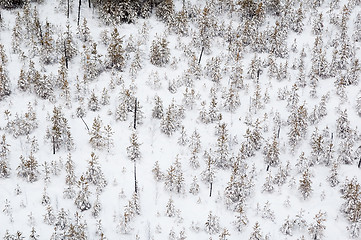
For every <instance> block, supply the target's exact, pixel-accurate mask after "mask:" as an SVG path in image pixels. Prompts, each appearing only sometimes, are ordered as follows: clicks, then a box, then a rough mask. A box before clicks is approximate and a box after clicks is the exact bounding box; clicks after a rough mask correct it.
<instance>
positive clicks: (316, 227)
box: [308, 211, 326, 240]
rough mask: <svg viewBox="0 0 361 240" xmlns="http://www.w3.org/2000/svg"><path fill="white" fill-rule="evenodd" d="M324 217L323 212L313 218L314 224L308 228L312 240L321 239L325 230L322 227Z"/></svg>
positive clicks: (324, 227) (323, 226)
mask: <svg viewBox="0 0 361 240" xmlns="http://www.w3.org/2000/svg"><path fill="white" fill-rule="evenodd" d="M325 215H326V214H325V213H324V212H321V211H319V212H318V213H317V214H316V215H315V217H314V219H315V222H314V223H312V224H311V226H310V227H309V228H308V232H309V234H310V235H311V238H312V239H314V240H319V239H322V238H323V235H324V231H325V229H326V226H325V225H324V222H325V221H326V216H325Z"/></svg>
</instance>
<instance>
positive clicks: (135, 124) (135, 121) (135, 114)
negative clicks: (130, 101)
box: [134, 99, 138, 129]
mask: <svg viewBox="0 0 361 240" xmlns="http://www.w3.org/2000/svg"><path fill="white" fill-rule="evenodd" d="M137 107H138V101H137V99H135V105H134V129H137Z"/></svg>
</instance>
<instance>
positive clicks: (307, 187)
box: [298, 169, 313, 200]
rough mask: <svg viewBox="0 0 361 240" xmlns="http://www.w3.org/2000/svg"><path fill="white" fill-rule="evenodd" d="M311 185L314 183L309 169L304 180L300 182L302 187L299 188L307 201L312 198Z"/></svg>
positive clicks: (303, 177) (304, 173) (304, 174)
mask: <svg viewBox="0 0 361 240" xmlns="http://www.w3.org/2000/svg"><path fill="white" fill-rule="evenodd" d="M311 184H312V181H311V176H310V172H309V170H308V169H307V170H306V171H304V172H303V176H302V179H301V180H300V185H299V187H298V189H299V190H300V192H301V194H302V196H303V198H304V199H305V200H306V199H308V198H309V197H310V196H311V193H312V191H313V190H312V186H311Z"/></svg>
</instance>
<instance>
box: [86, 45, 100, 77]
mask: <svg viewBox="0 0 361 240" xmlns="http://www.w3.org/2000/svg"><path fill="white" fill-rule="evenodd" d="M101 57H102V56H101V55H100V54H99V53H98V49H97V44H96V43H92V44H91V45H90V46H84V53H83V57H82V65H83V70H84V81H86V82H91V81H93V80H95V79H96V78H97V77H98V76H99V75H100V73H101V72H102V71H103V70H104V67H103V61H102V59H101Z"/></svg>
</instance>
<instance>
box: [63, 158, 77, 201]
mask: <svg viewBox="0 0 361 240" xmlns="http://www.w3.org/2000/svg"><path fill="white" fill-rule="evenodd" d="M74 168H75V166H74V162H73V160H72V158H71V154H70V153H69V154H68V157H67V161H66V163H65V171H66V176H65V185H66V187H65V189H64V192H63V196H64V198H66V199H73V198H74V197H75V194H76V193H75V189H74V186H75V184H76V177H75V173H74Z"/></svg>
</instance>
